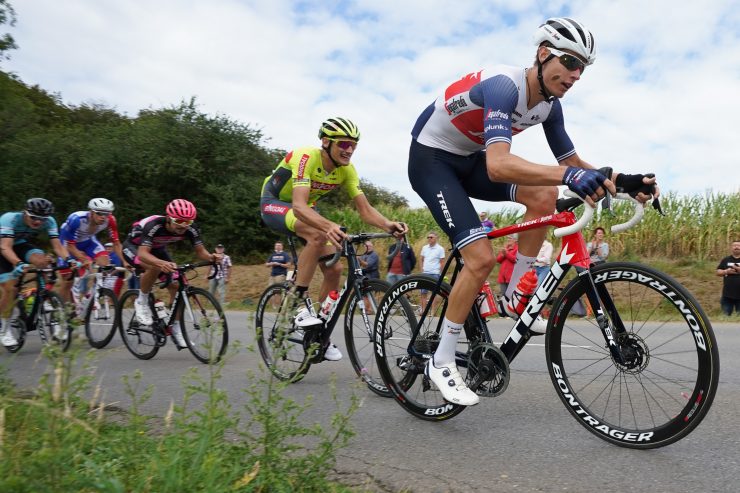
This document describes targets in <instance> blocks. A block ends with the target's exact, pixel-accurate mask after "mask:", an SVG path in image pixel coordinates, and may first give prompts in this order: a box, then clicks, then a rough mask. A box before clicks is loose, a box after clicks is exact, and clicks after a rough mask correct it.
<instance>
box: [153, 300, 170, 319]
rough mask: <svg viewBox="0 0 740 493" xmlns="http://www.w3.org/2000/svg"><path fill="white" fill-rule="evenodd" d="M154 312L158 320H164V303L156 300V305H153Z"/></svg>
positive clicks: (165, 317) (165, 309) (165, 314)
mask: <svg viewBox="0 0 740 493" xmlns="http://www.w3.org/2000/svg"><path fill="white" fill-rule="evenodd" d="M154 311H155V312H157V318H158V319H160V320H166V319H167V315H169V314H168V313H167V308H165V307H164V301H162V300H157V302H156V303H154Z"/></svg>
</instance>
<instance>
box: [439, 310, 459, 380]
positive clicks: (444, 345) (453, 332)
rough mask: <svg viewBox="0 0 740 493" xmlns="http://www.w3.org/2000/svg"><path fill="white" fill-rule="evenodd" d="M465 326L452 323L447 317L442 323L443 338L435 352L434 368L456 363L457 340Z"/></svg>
mask: <svg viewBox="0 0 740 493" xmlns="http://www.w3.org/2000/svg"><path fill="white" fill-rule="evenodd" d="M462 328H463V324H456V323H452V322H450V321H449V320H447V317H445V319H444V320H443V321H442V337H441V338H440V340H439V346H438V347H437V350H436V351H435V352H434V360H433V363H434V366H436V367H437V368H439V367H441V366H448V365H450V364H454V363H455V349H457V340H458V339H459V338H460V331H462Z"/></svg>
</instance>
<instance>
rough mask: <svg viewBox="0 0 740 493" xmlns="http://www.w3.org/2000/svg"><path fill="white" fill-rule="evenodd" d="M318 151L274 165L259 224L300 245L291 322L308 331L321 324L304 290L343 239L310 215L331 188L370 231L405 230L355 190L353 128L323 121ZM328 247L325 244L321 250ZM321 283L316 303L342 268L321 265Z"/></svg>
mask: <svg viewBox="0 0 740 493" xmlns="http://www.w3.org/2000/svg"><path fill="white" fill-rule="evenodd" d="M319 139H321V147H320V148H315V147H302V148H298V149H294V150H293V151H291V152H289V153H288V154H287V155H286V156H285V158H284V159H283V160H282V161H280V163H279V164H278V166H277V168H275V170H274V171H273V172H272V174H271V175H270V176H268V177H267V178H265V182H264V184H263V186H262V197H261V199H260V209H261V213H262V220H263V221H264V222H265V224H266V225H267V226H268V227H269V228H271V229H272V230H274V231H277V232H279V233H283V234H289V235H290V234H295V235H297V236H299V237H301V238H303V239H304V240H305V241H306V247H305V248H304V249H303V251H302V252H301V255H300V256H299V257H298V273H297V277H296V288H295V294H296V295H297V296H298V298H299V299H304V300H305V306H304V307H302V309H301V310H300V311H299V313H298V315H297V316H296V324H297V325H298V326H300V327H309V326H312V325H318V324H320V323H321V320H319V319H318V318H317V317H316V314H315V313H314V311H313V306H312V303H311V300H310V298H309V297H308V296H307V290H308V285H309V283H310V282H311V278H312V277H313V275H314V272H315V271H316V265H317V264H318V259H319V257H320V256H322V255H325V254H327V253H331V251H332V248H331V245H333V246H334V247H337V248H339V247H340V246H341V242H342V239H344V237H345V236H346V235H345V233H344V232H342V230H341V229H340V226H339V225H338V224H336V223H334V222H332V221H329V220H328V219H326V218H325V217H323V216H322V215H321V214H319V213H318V212H317V210H316V202H317V201H318V200H319V199H320V198H322V197H323V196H324V195H326V194H327V193H329V192H331V191H332V190H334V189H335V188H338V187H340V186H341V187H343V188H344V189H345V190H346V191H347V193H348V195H349V197H350V199H352V201H353V202H354V204H355V207H357V210H358V212H359V213H360V218H361V219H362V220H363V221H364V222H365V223H366V224H369V225H371V226H375V227H378V228H380V229H383V230H384V231H387V232H389V233H394V234H396V235H398V236H401V235H403V234H405V233H406V231H407V228H406V225H405V224H403V223H400V222H395V221H391V220H389V219H387V218H386V217H385V216H383V215H382V214H381V213H380V212H378V211H377V210H376V209H375V208H374V207H373V206H372V205H370V202H369V201H368V200H367V197H365V194H364V193H363V192H362V190H361V189H360V179H359V177H358V175H357V171H356V170H355V167H354V165H353V164H352V163H351V162H350V160H351V159H352V155H353V154H354V152H355V150H356V149H357V145H358V142H359V140H360V131H359V129H358V128H357V126H356V125H355V124H354V123H352V122H351V121H350V120H347V119H346V118H339V117H336V118H329V119H327V120H326V121H324V122H323V123H322V124H321V127H320V128H319ZM327 240H328V242H330V244H327ZM320 267H321V271H322V272H323V274H324V280H323V282H322V284H321V289H320V292H319V299H322V300H323V299H324V298H325V297H326V296H327V295H328V294H329V292H330V291H331V290H333V289H338V288H339V280H340V279H339V278H340V276H341V273H342V266H341V265H340V264H338V263H337V264H335V265H334V266H332V267H326V266H325V265H323V264H322V265H321V266H320ZM324 357H325V358H326V359H327V360H330V361H337V360H340V359H341V358H342V353H341V352H340V351H339V349H338V348H337V347H336V346H335V345H334V344H330V345H329V347H328V348H327V350H326V352H325V354H324Z"/></svg>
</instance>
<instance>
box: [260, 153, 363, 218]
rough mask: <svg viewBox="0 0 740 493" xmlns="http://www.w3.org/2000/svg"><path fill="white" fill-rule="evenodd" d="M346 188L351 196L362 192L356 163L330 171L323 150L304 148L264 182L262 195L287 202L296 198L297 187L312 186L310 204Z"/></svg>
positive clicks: (287, 159) (276, 169) (288, 156)
mask: <svg viewBox="0 0 740 493" xmlns="http://www.w3.org/2000/svg"><path fill="white" fill-rule="evenodd" d="M340 186H341V187H343V188H344V189H345V190H346V191H347V193H348V194H349V197H350V198H351V199H353V198H355V197H357V196H358V195H360V194H361V193H363V192H362V190H360V178H359V177H358V176H357V170H355V167H354V165H353V164H352V163H349V164H348V165H347V166H337V167H336V168H335V169H334V171H332V172H331V173H327V172H326V170H325V169H324V165H323V163H322V161H321V149H320V148H316V147H304V148H300V149H295V150H293V151H290V152H289V153H288V154H287V155H286V156H285V158H283V160H282V161H280V164H278V166H277V168H275V171H273V172H272V174H271V175H270V176H268V177H267V178H265V181H264V183H263V184H262V197H263V198H264V197H272V198H276V199H278V200H281V201H283V202H291V201H292V200H293V188H298V187H308V188H309V194H308V205H309V206H312V207H313V206H314V204H316V201H318V200H319V199H320V198H321V197H323V196H324V195H326V194H327V193H329V192H331V191H332V190H334V189H335V188H338V187H340Z"/></svg>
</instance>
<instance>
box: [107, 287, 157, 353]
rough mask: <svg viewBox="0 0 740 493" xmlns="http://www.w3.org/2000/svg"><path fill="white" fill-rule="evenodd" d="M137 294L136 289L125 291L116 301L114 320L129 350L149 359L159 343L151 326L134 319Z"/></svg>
mask: <svg viewBox="0 0 740 493" xmlns="http://www.w3.org/2000/svg"><path fill="white" fill-rule="evenodd" d="M138 296H139V291H138V290H137V289H132V290H129V291H126V292H125V293H124V294H123V296H121V299H120V300H119V301H118V309H117V310H116V311H117V314H116V320H117V322H118V329H119V332H120V334H121V339H123V343H124V344H125V345H126V347H127V348H128V350H129V352H130V353H131V354H133V355H134V356H136V357H137V358H139V359H151V358H153V357H154V355H155V354H157V352H158V351H159V347H160V344H159V343H158V338H157V337H156V336H155V334H154V328H153V327H147V326H142V325H140V324H139V322H138V320H136V312H135V310H134V302H135V301H136V298H137V297H138Z"/></svg>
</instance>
